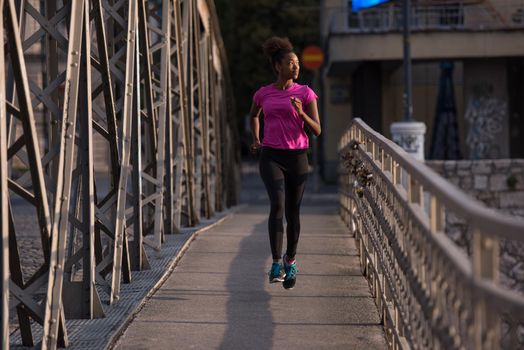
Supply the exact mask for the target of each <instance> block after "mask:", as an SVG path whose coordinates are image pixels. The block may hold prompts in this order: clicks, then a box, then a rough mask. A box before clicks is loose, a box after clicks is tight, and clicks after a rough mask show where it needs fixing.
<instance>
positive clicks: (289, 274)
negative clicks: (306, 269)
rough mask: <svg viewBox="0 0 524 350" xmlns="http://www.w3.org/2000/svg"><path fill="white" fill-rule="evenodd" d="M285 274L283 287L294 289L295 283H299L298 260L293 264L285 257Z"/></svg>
mask: <svg viewBox="0 0 524 350" xmlns="http://www.w3.org/2000/svg"><path fill="white" fill-rule="evenodd" d="M283 260H284V272H285V273H286V277H285V279H284V283H282V285H283V286H284V288H285V289H293V287H294V286H295V283H296V282H297V272H298V270H297V263H296V260H295V261H294V262H293V263H292V264H288V263H287V256H285V255H284V259H283Z"/></svg>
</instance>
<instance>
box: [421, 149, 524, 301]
mask: <svg viewBox="0 0 524 350" xmlns="http://www.w3.org/2000/svg"><path fill="white" fill-rule="evenodd" d="M426 165H428V166H429V167H431V168H433V169H434V170H435V171H436V172H438V173H439V174H441V175H442V176H443V177H445V178H446V179H448V180H449V181H450V182H452V183H453V184H455V185H457V186H458V187H459V188H461V189H462V190H463V191H465V192H466V193H467V194H469V195H471V196H472V197H474V198H476V199H478V200H480V201H481V202H483V203H484V204H486V206H488V207H490V208H493V209H495V210H497V211H500V212H502V213H505V214H509V215H514V216H521V217H524V159H485V160H475V161H471V160H461V161H426ZM446 233H447V234H448V236H449V237H450V238H451V239H452V240H453V241H454V242H455V243H457V244H458V245H459V246H461V247H462V248H464V249H465V250H466V251H467V252H468V254H469V253H470V243H471V232H470V229H469V225H468V223H467V222H466V221H465V220H462V219H461V218H457V217H456V216H455V215H453V213H447V215H446ZM522 234H523V235H524V232H523V233H522ZM500 272H501V276H500V278H501V282H502V283H503V284H504V285H506V286H508V287H510V288H512V289H516V290H520V291H521V292H524V244H522V243H518V242H513V241H503V242H501V266H500Z"/></svg>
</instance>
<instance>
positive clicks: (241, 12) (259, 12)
mask: <svg viewBox="0 0 524 350" xmlns="http://www.w3.org/2000/svg"><path fill="white" fill-rule="evenodd" d="M215 4H216V7H217V13H218V17H219V20H220V27H221V31H222V37H223V38H224V43H225V46H226V50H227V56H228V60H229V66H230V71H231V75H232V77H231V78H232V82H233V90H234V92H235V99H236V110H237V114H238V115H237V116H236V117H237V120H238V125H239V128H240V130H241V131H242V129H243V125H244V123H243V118H244V117H245V116H246V114H247V113H248V112H249V108H250V106H251V101H252V96H253V94H254V93H255V91H256V90H257V89H258V88H259V87H260V86H261V85H266V84H269V83H271V82H273V81H274V80H275V76H274V75H273V73H272V71H271V67H270V65H269V63H268V61H267V59H266V58H265V57H264V54H263V52H262V44H263V43H264V41H265V40H266V39H268V38H269V37H271V36H274V35H276V36H287V37H288V38H289V39H290V40H291V42H292V43H293V46H294V49H295V51H296V52H297V54H299V56H300V52H301V51H302V49H303V48H304V47H306V46H307V45H311V44H313V45H319V43H320V22H319V21H320V16H319V14H320V2H319V1H314V0H302V1H290V0H284V1H283V0H215ZM312 78H313V74H312V73H311V72H308V71H307V70H305V69H302V70H301V73H300V78H299V82H300V83H302V84H311V80H312Z"/></svg>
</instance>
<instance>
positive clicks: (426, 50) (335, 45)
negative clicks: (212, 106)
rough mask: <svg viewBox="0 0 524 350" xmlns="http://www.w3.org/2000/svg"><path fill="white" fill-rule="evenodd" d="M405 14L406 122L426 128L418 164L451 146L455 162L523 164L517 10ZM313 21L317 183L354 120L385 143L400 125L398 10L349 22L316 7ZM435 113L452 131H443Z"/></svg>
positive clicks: (481, 6)
mask: <svg viewBox="0 0 524 350" xmlns="http://www.w3.org/2000/svg"><path fill="white" fill-rule="evenodd" d="M410 13H411V22H410V25H411V57H412V62H413V66H412V76H413V81H412V91H413V118H414V119H415V120H416V121H421V122H424V123H425V124H426V126H427V132H426V142H425V154H426V158H430V159H443V158H444V159H445V157H446V156H445V155H444V156H443V155H442V154H445V152H444V153H442V152H440V153H438V152H437V153H435V149H439V148H441V149H442V148H446V147H448V146H449V145H448V146H446V145H444V143H446V141H445V140H448V139H450V138H455V139H456V141H455V143H456V145H455V147H456V148H457V153H456V155H455V157H456V158H457V157H458V158H459V159H460V158H462V159H482V158H499V159H500V158H524V141H522V138H523V137H524V1H523V0H491V1H489V0H463V1H460V0H459V1H455V2H451V1H446V0H434V1H431V0H425V1H417V2H415V1H413V2H412V7H411V12H410ZM321 18H322V20H321V22H322V38H323V43H324V48H325V51H326V57H327V60H326V64H325V65H324V68H323V74H322V86H323V91H324V96H323V113H322V116H323V118H324V120H323V122H324V126H323V132H324V135H327V136H324V140H323V150H322V156H323V165H324V168H323V175H324V177H325V179H326V180H327V181H334V180H335V179H336V173H337V164H338V162H337V158H338V155H337V142H338V140H339V138H340V136H341V135H342V133H343V132H344V130H345V129H346V128H347V126H348V124H349V122H350V120H351V119H352V118H353V117H359V118H362V119H363V120H364V121H365V122H366V123H368V124H369V125H370V126H371V127H373V128H374V129H375V130H376V131H378V132H380V133H382V134H384V135H385V136H386V137H388V138H390V137H391V134H390V125H391V123H393V122H396V121H401V120H402V118H403V89H404V84H403V67H402V58H403V51H402V48H403V45H402V43H403V41H402V10H401V2H397V1H391V2H387V3H385V4H382V5H379V6H377V7H373V8H368V9H364V10H360V11H358V12H353V11H352V10H351V1H345V0H324V1H323V2H322V15H321ZM446 92H447V93H446ZM439 94H444V95H446V96H448V97H447V98H440V99H439ZM444 95H442V96H444ZM438 101H439V102H438ZM437 104H440V105H439V106H437ZM446 106H447V107H446ZM437 107H439V108H437ZM443 110H444V111H447V112H448V113H447V114H448V115H451V117H450V118H451V119H452V120H454V122H455V123H454V124H453V123H452V124H453V125H451V124H450V125H447V126H446V127H444V126H443V125H444V124H446V120H447V119H446V118H448V117H446V118H444V119H442V116H441V115H437V114H441V113H443V112H442V111H443ZM437 111H439V112H438V113H437ZM437 129H438V130H437ZM454 134H455V135H454ZM452 141H453V140H452ZM452 141H451V143H453V142H452ZM448 143H449V142H448ZM439 154H440V155H439ZM456 158H455V159H456Z"/></svg>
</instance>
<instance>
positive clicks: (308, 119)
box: [291, 97, 322, 136]
mask: <svg viewBox="0 0 524 350" xmlns="http://www.w3.org/2000/svg"><path fill="white" fill-rule="evenodd" d="M291 103H292V104H293V107H295V110H296V111H297V113H298V115H300V117H301V118H302V119H303V120H304V123H305V124H306V125H307V127H308V128H309V129H310V130H311V131H312V132H313V134H314V135H315V136H318V135H320V132H321V131H322V130H321V128H320V117H319V116H318V108H317V100H313V101H311V102H310V103H309V104H308V105H307V106H306V109H307V113H306V112H304V110H303V109H302V101H300V99H298V98H296V97H291Z"/></svg>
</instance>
